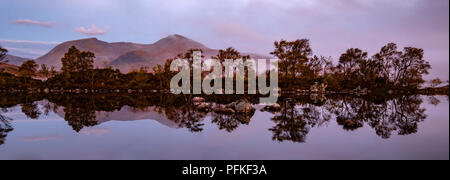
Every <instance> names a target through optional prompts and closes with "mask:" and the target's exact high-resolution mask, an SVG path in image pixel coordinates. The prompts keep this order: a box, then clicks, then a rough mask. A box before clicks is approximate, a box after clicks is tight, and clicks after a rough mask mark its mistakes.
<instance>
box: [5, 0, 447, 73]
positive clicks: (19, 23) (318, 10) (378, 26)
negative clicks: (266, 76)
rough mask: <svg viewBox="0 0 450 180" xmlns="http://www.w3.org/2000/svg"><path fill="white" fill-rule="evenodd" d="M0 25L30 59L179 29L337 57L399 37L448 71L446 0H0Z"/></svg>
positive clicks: (239, 44) (14, 50)
mask: <svg viewBox="0 0 450 180" xmlns="http://www.w3.org/2000/svg"><path fill="white" fill-rule="evenodd" d="M0 29H1V31H0V45H2V46H3V47H5V48H7V49H8V50H9V51H10V54H12V55H18V56H21V57H27V58H36V57H39V56H41V55H43V54H45V53H46V52H48V51H49V50H50V49H51V48H53V47H54V46H55V45H57V44H58V43H60V42H64V41H68V40H75V39H82V38H88V37H97V38H98V39H100V40H103V41H107V42H135V43H146V44H149V43H153V42H155V41H157V40H159V39H161V38H163V37H166V36H168V35H171V34H180V35H183V36H186V37H188V38H190V39H193V40H195V41H198V42H200V43H202V44H204V45H206V46H208V47H210V48H216V49H224V48H227V47H230V46H232V47H235V48H236V49H238V50H239V51H241V52H253V53H259V54H265V55H267V54H269V52H271V51H272V50H273V42H274V41H277V40H281V39H286V40H295V39H300V38H307V39H310V42H311V46H312V49H313V51H314V53H315V54H317V55H323V56H331V57H332V58H333V59H334V60H335V61H337V60H338V58H339V56H340V54H342V53H343V52H345V50H346V49H348V48H360V49H363V50H365V51H367V52H369V54H370V55H373V54H375V53H376V52H378V51H379V50H380V48H381V47H382V46H383V45H385V44H387V43H390V42H395V43H397V44H398V46H399V48H403V47H406V46H412V47H417V48H423V49H424V51H425V58H426V60H428V61H429V62H430V63H431V65H432V68H433V69H432V70H431V74H430V75H429V76H427V78H428V79H429V78H435V77H440V78H441V79H444V80H448V77H449V1H448V0H283V1H280V0H159V1H156V0H58V1H55V0H33V1H30V0H0Z"/></svg>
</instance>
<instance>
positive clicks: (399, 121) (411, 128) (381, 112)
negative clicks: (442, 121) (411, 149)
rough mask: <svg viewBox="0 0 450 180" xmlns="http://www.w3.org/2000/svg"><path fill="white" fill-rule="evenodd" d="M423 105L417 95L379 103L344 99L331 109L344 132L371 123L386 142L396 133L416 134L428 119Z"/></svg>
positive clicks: (334, 104) (334, 103) (330, 105)
mask: <svg viewBox="0 0 450 180" xmlns="http://www.w3.org/2000/svg"><path fill="white" fill-rule="evenodd" d="M421 104H422V99H421V98H420V96H418V95H414V96H402V97H395V98H392V99H389V100H382V101H378V102H377V101H371V100H367V99H362V98H352V97H344V98H342V100H338V101H335V102H333V103H330V104H329V105H328V106H329V107H330V109H333V110H332V112H333V113H334V114H335V115H336V121H337V122H338V124H339V125H341V126H343V128H344V129H345V130H355V129H358V128H360V127H363V124H364V123H368V124H369V125H370V126H371V127H372V128H373V129H375V131H376V134H377V135H378V136H380V137H382V138H384V139H387V138H390V137H391V135H392V132H394V131H397V132H398V134H399V135H407V134H412V133H416V132H417V127H418V123H419V122H421V121H424V120H425V119H426V115H425V108H421V107H420V105H421Z"/></svg>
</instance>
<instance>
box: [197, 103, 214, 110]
mask: <svg viewBox="0 0 450 180" xmlns="http://www.w3.org/2000/svg"><path fill="white" fill-rule="evenodd" d="M210 107H211V104H209V103H205V102H202V103H199V104H198V105H196V108H197V110H199V111H209V110H210Z"/></svg>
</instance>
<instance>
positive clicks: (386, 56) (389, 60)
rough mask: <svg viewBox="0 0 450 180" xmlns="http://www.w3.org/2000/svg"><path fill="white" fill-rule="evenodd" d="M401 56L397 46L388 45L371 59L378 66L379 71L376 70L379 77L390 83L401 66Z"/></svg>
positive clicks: (393, 44)
mask: <svg viewBox="0 0 450 180" xmlns="http://www.w3.org/2000/svg"><path fill="white" fill-rule="evenodd" d="M401 56H402V52H401V51H398V50H397V44H395V43H389V44H387V45H385V46H383V47H382V48H381V50H380V52H379V53H377V54H375V55H374V56H373V57H372V59H373V60H374V61H375V62H377V64H379V65H380V66H378V67H379V68H380V69H377V71H378V72H379V74H380V76H381V77H383V78H384V79H386V80H388V81H391V82H392V81H393V77H395V76H396V73H398V70H399V68H400V66H401V64H400V59H401Z"/></svg>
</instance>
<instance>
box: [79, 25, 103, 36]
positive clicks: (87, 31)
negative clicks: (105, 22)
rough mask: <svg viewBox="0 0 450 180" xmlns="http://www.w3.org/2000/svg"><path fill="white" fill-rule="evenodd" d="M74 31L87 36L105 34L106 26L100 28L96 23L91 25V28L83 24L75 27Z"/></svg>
mask: <svg viewBox="0 0 450 180" xmlns="http://www.w3.org/2000/svg"><path fill="white" fill-rule="evenodd" d="M75 31H76V32H78V33H81V34H84V35H87V36H96V35H105V34H106V33H107V31H108V27H105V28H103V29H100V28H98V27H97V26H96V25H91V28H85V27H84V26H81V27H77V28H75Z"/></svg>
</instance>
